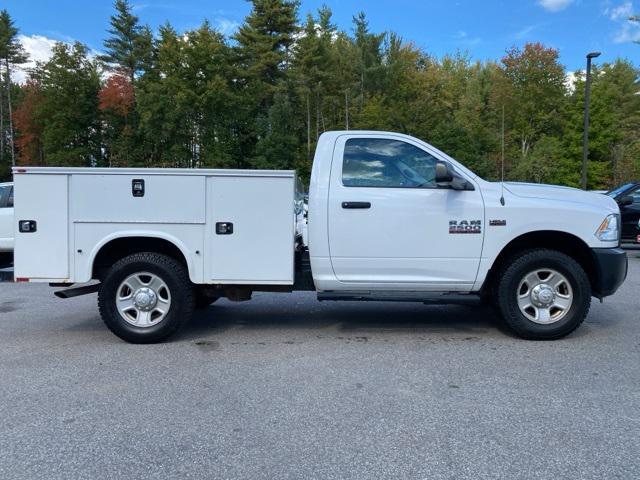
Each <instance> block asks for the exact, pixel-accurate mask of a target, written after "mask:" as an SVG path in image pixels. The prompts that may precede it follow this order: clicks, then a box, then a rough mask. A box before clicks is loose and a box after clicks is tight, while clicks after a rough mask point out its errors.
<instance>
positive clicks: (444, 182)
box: [436, 162, 475, 190]
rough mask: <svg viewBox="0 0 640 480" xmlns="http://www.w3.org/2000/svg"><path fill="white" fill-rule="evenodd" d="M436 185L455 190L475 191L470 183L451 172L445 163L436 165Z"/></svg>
mask: <svg viewBox="0 0 640 480" xmlns="http://www.w3.org/2000/svg"><path fill="white" fill-rule="evenodd" d="M436 184H437V185H438V186H439V187H447V188H451V189H453V190H475V188H474V187H473V185H472V184H471V183H470V182H468V181H467V180H465V179H464V178H462V177H461V176H460V175H458V174H456V173H454V172H453V171H451V170H450V169H449V166H448V165H447V164H446V163H444V162H438V163H436Z"/></svg>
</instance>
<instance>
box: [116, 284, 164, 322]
mask: <svg viewBox="0 0 640 480" xmlns="http://www.w3.org/2000/svg"><path fill="white" fill-rule="evenodd" d="M116 308H117V309H118V313H119V314H120V316H121V317H122V318H123V319H124V321H125V322H127V323H129V324H131V325H134V326H136V327H140V328H149V327H153V326H154V325H157V324H158V323H160V322H161V321H162V320H164V318H165V317H166V316H167V313H169V309H170V308H171V293H170V292H169V287H167V284H166V283H165V282H164V280H162V279H161V278H160V277H159V276H157V275H155V274H153V273H149V272H139V273H134V274H133V275H129V276H128V277H127V278H125V279H124V281H123V282H122V283H121V284H120V286H119V287H118V290H117V293H116Z"/></svg>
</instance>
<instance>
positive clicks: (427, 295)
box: [318, 292, 480, 305]
mask: <svg viewBox="0 0 640 480" xmlns="http://www.w3.org/2000/svg"><path fill="white" fill-rule="evenodd" d="M318 300H320V301H323V300H346V301H371V302H420V303H427V304H435V305H447V304H452V303H456V304H478V303H480V295H478V294H474V293H457V292H318Z"/></svg>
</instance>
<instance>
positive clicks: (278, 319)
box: [179, 302, 512, 340]
mask: <svg viewBox="0 0 640 480" xmlns="http://www.w3.org/2000/svg"><path fill="white" fill-rule="evenodd" d="M305 307H307V308H304V309H301V308H300V306H299V305H297V306H294V308H287V307H286V305H285V304H282V305H281V306H280V305H279V306H273V305H268V306H266V305H264V304H263V303H262V302H261V305H259V306H258V305H251V306H250V305H249V304H246V305H243V306H240V305H233V304H229V303H220V304H214V305H212V306H210V307H208V308H206V309H203V310H198V311H197V312H196V313H195V315H194V316H193V318H192V320H191V322H190V323H189V325H188V326H186V328H185V329H184V330H183V331H182V332H181V334H180V336H179V340H193V339H196V338H201V337H203V336H209V335H220V334H222V333H223V332H225V331H227V330H230V329H234V330H237V329H247V330H252V331H255V330H296V331H298V332H300V331H302V330H310V331H323V330H329V329H333V331H334V333H335V332H336V331H337V332H343V333H345V334H350V335H356V334H357V335H364V334H367V333H378V334H379V333H425V334H430V333H438V334H442V333H447V334H454V333H457V334H467V335H468V334H476V335H482V334H486V333H487V332H495V333H501V334H507V335H508V336H512V335H511V334H510V333H508V332H507V331H506V329H504V328H503V327H502V325H501V323H500V321H499V318H498V316H497V315H496V313H495V312H494V311H493V309H491V308H489V307H477V306H474V307H470V306H469V307H468V306H459V305H447V306H432V305H422V304H415V303H405V304H398V303H395V304H394V303H387V302H375V303H369V302H367V303H363V302H352V303H347V302H339V303H338V302H336V303H335V304H328V303H327V304H319V305H318V306H316V307H311V308H309V305H305Z"/></svg>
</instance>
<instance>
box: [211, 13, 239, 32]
mask: <svg viewBox="0 0 640 480" xmlns="http://www.w3.org/2000/svg"><path fill="white" fill-rule="evenodd" d="M214 22H215V26H216V28H217V29H218V31H219V32H220V33H222V34H223V35H225V36H229V35H233V34H234V33H236V30H238V28H239V27H240V23H239V22H236V21H235V20H229V19H228V18H223V17H219V18H216V19H215V21H214Z"/></svg>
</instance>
